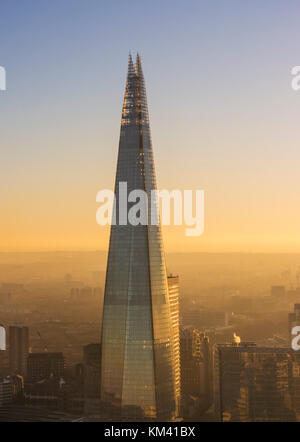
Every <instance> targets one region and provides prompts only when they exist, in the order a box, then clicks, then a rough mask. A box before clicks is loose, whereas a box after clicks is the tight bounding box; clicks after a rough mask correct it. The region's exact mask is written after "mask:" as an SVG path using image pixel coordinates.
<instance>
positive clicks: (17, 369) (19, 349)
mask: <svg viewBox="0 0 300 442" xmlns="http://www.w3.org/2000/svg"><path fill="white" fill-rule="evenodd" d="M28 351H29V330H28V327H24V326H23V325H14V326H10V327H9V363H10V369H11V372H12V373H13V374H20V375H22V376H23V377H26V375H27V358H28Z"/></svg>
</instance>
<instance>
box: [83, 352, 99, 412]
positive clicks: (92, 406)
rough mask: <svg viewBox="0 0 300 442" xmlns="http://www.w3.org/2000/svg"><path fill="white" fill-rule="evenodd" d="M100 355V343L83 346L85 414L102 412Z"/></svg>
mask: <svg viewBox="0 0 300 442" xmlns="http://www.w3.org/2000/svg"><path fill="white" fill-rule="evenodd" d="M100 356H101V346H100V344H89V345H86V346H85V347H84V348H83V363H84V412H85V414H94V415H97V414H99V413H100Z"/></svg>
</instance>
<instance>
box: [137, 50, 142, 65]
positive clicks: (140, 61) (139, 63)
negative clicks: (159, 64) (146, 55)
mask: <svg viewBox="0 0 300 442" xmlns="http://www.w3.org/2000/svg"><path fill="white" fill-rule="evenodd" d="M136 65H137V66H141V65H142V57H141V56H140V54H139V53H138V52H137V53H136Z"/></svg>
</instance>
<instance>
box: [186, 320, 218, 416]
mask: <svg viewBox="0 0 300 442" xmlns="http://www.w3.org/2000/svg"><path fill="white" fill-rule="evenodd" d="M180 349H181V354H180V356H181V394H182V406H183V413H184V416H183V417H192V415H193V413H194V412H196V414H198V415H199V413H200V412H204V411H205V410H206V409H207V408H209V406H210V405H211V399H212V398H211V396H212V394H211V390H212V385H211V384H212V382H211V358H210V353H211V352H210V346H209V340H208V337H207V336H206V335H205V334H204V333H203V332H200V331H199V330H197V329H196V328H194V327H182V328H181V330H180ZM191 398H193V400H191ZM192 403H193V405H196V406H195V410H194V411H193V407H191V404H192ZM193 417H195V416H193Z"/></svg>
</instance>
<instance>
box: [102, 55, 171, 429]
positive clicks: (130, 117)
mask: <svg viewBox="0 0 300 442" xmlns="http://www.w3.org/2000/svg"><path fill="white" fill-rule="evenodd" d="M119 183H127V188H128V193H129V192H131V191H132V190H136V189H139V190H144V191H145V192H146V193H147V195H149V203H148V204H147V206H148V207H147V209H148V217H149V218H148V219H149V220H150V218H151V210H153V207H154V206H155V204H154V205H152V206H151V204H150V193H151V190H155V189H156V177H155V170H154V160H153V151H152V143H151V134H150V126H149V116H148V106H147V98H146V89H145V82H144V76H143V72H142V65H141V58H140V57H139V55H137V60H136V63H135V65H134V64H133V61H132V58H131V56H129V65H128V74H127V82H126V90H125V97H124V104H123V110H122V121H121V132H120V143H119V155H118V165H117V173H116V182H115V195H116V200H115V213H116V224H115V225H112V227H111V234H110V244H109V254H108V262H107V271H106V286H105V297H104V307H103V321H102V339H101V353H102V354H101V402H102V404H103V409H104V410H105V415H106V416H108V417H111V418H112V419H122V420H152V419H153V420H161V421H170V420H173V419H174V417H176V409H177V405H178V404H177V399H178V398H177V397H176V386H175V376H174V369H175V365H176V364H175V359H174V358H175V353H174V348H173V334H172V333H173V332H172V320H171V313H170V301H169V293H168V282H167V273H166V265H165V256H164V250H163V242H162V235H161V227H160V224H159V223H158V224H157V225H151V224H150V222H149V223H148V225H142V224H138V225H130V224H129V223H127V224H126V223H124V220H122V222H121V221H120V219H119V214H120V210H121V209H122V207H120V205H121V206H122V201H121V200H120V199H119V197H118V192H119ZM129 207H130V203H129ZM155 210H157V207H156V208H155Z"/></svg>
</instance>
